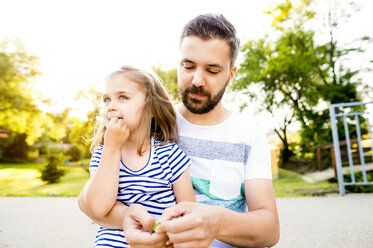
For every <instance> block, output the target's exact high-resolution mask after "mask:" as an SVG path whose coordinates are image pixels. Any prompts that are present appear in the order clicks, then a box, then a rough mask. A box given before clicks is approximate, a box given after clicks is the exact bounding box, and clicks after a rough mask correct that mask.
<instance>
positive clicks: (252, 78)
mask: <svg viewBox="0 0 373 248" xmlns="http://www.w3.org/2000/svg"><path fill="white" fill-rule="evenodd" d="M312 3H313V1H311V0H297V1H289V0H285V1H284V2H283V3H282V4H279V5H278V6H276V7H275V8H274V9H273V10H271V11H269V12H268V13H269V14H271V15H272V16H273V23H272V25H273V28H274V31H275V33H276V35H277V36H276V38H275V39H274V40H270V39H269V38H268V36H267V37H265V38H262V39H259V40H251V41H248V42H247V43H246V44H244V45H243V47H242V51H243V53H244V61H243V62H242V64H241V66H240V70H239V71H238V75H237V78H236V81H235V82H234V84H233V90H240V91H243V92H244V93H245V94H247V95H249V96H250V98H251V99H252V100H255V99H258V95H253V94H252V93H251V92H252V88H253V87H256V88H258V87H259V88H260V89H261V92H262V98H263V105H262V106H261V107H260V109H262V110H266V111H269V112H270V113H272V114H274V113H276V111H278V109H289V110H291V111H290V112H289V113H288V114H286V115H284V116H283V121H282V125H279V126H277V127H275V132H276V133H277V135H278V136H279V138H280V139H281V140H282V142H283V144H284V150H283V151H284V153H285V154H283V155H285V156H284V162H286V160H287V159H288V158H289V156H291V154H292V153H291V151H290V148H289V142H288V140H287V136H286V131H287V127H288V126H289V125H290V124H291V123H293V122H294V121H297V122H299V123H300V125H301V137H302V140H301V145H302V150H303V152H305V151H309V150H310V148H311V147H312V146H314V145H316V144H322V143H326V142H331V135H330V128H329V126H330V123H329V112H328V105H329V104H330V103H335V102H346V101H358V100H360V99H361V96H360V95H359V94H358V90H357V89H358V87H360V85H361V83H362V82H361V80H360V79H359V78H358V77H357V76H358V74H359V71H358V70H356V71H351V70H350V69H349V68H348V67H343V66H342V65H343V63H342V62H341V63H340V66H339V70H336V69H335V65H336V63H335V62H336V61H337V60H338V59H340V56H347V55H349V54H350V53H352V52H361V51H363V49H361V48H359V47H355V48H351V47H349V48H346V47H338V46H337V43H336V41H335V40H333V38H332V42H327V43H326V44H321V45H319V44H316V42H315V30H310V29H307V28H306V24H307V23H308V22H309V21H310V20H312V19H313V18H314V17H315V14H316V13H315V12H314V11H313V10H312V7H313V5H312ZM365 39H366V38H365ZM337 74H338V75H337Z"/></svg>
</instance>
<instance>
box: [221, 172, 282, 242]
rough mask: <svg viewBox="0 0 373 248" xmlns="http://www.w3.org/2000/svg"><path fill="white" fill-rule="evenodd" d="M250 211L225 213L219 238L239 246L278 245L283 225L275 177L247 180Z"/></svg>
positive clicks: (246, 187)
mask: <svg viewBox="0 0 373 248" xmlns="http://www.w3.org/2000/svg"><path fill="white" fill-rule="evenodd" d="M245 197H246V202H247V205H248V208H249V212H247V213H235V212H232V211H229V212H228V211H227V213H226V214H222V215H221V216H222V219H221V223H222V224H223V225H221V226H220V229H219V232H218V235H217V237H216V238H217V239H219V240H221V241H223V242H226V243H228V244H231V245H234V246H240V247H242V246H243V247H266V246H273V245H275V244H276V243H277V242H278V240H279V238H280V228H279V221H278V214H277V207H276V199H275V194H274V191H273V185H272V180H269V179H250V180H246V181H245Z"/></svg>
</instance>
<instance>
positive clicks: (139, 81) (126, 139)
mask: <svg viewBox="0 0 373 248" xmlns="http://www.w3.org/2000/svg"><path fill="white" fill-rule="evenodd" d="M102 100H103V103H104V106H105V107H104V111H103V116H102V117H103V123H102V124H101V126H99V127H98V128H97V130H96V133H95V136H94V139H93V141H94V142H93V144H92V147H91V148H93V147H95V148H94V149H93V154H92V158H91V163H90V168H89V170H90V173H91V178H90V180H89V182H88V183H87V185H86V187H85V189H84V191H85V192H84V194H85V197H86V202H87V206H88V207H89V208H90V210H91V211H92V213H94V214H95V215H96V216H98V217H104V216H106V215H107V214H108V213H109V212H110V210H111V209H112V208H113V206H114V205H115V204H116V202H117V201H121V202H122V203H124V204H126V205H127V206H130V205H132V204H141V205H143V206H144V207H145V208H146V209H147V211H148V212H149V213H150V214H151V215H152V216H153V217H154V218H156V219H157V218H159V217H160V216H161V215H162V212H163V210H164V209H165V208H167V207H170V206H172V205H174V204H175V202H176V203H178V202H181V201H195V199H194V193H193V189H192V184H191V182H190V178H189V172H188V166H189V165H190V160H189V158H188V157H187V156H186V155H185V154H184V152H183V151H181V150H180V149H179V148H178V146H177V145H176V144H175V143H174V142H176V140H177V133H178V132H177V125H176V114H175V112H174V109H173V106H172V104H171V103H170V101H169V98H168V96H167V94H166V92H165V90H164V88H163V86H162V84H161V83H160V81H159V80H158V79H157V77H155V76H154V75H152V74H150V73H147V72H145V71H142V70H140V69H137V68H134V67H130V66H124V67H122V68H121V69H120V70H118V71H115V72H113V73H112V74H111V75H109V76H108V77H107V78H106V80H105V88H104V93H103V97H102ZM98 246H108V247H129V245H128V244H127V242H126V239H125V237H124V233H123V230H120V229H109V228H105V227H100V230H99V231H98V234H97V236H96V241H95V247H98Z"/></svg>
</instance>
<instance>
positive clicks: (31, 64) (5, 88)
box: [0, 40, 45, 144]
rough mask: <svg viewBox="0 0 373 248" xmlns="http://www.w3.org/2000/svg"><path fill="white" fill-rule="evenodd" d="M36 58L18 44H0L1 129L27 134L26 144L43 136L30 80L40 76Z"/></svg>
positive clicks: (17, 41) (13, 42)
mask: <svg viewBox="0 0 373 248" xmlns="http://www.w3.org/2000/svg"><path fill="white" fill-rule="evenodd" d="M37 67H38V58H37V57H35V56H32V55H28V54H27V53H26V51H25V48H24V46H23V45H22V43H21V41H19V40H15V41H9V40H7V41H4V42H2V43H0V92H1V94H0V127H1V128H4V129H7V130H10V131H11V135H13V136H15V135H16V134H26V136H25V140H26V142H27V143H28V144H32V143H34V142H35V141H36V140H37V139H38V138H39V137H41V135H42V132H43V130H42V123H43V120H44V119H45V116H44V115H43V113H42V112H41V111H40V110H39V109H38V107H37V105H36V104H35V100H36V99H37V97H38V96H37V94H36V93H35V92H34V90H33V80H34V79H35V78H36V77H37V76H38V75H40V72H39V71H38V69H37Z"/></svg>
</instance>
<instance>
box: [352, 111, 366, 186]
mask: <svg viewBox="0 0 373 248" xmlns="http://www.w3.org/2000/svg"><path fill="white" fill-rule="evenodd" d="M355 121H356V135H357V143H358V148H359V154H360V163H361V169H362V170H361V171H362V172H363V179H364V183H366V182H367V171H366V169H365V158H364V152H363V147H362V145H361V133H360V122H359V116H357V115H356V116H355Z"/></svg>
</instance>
